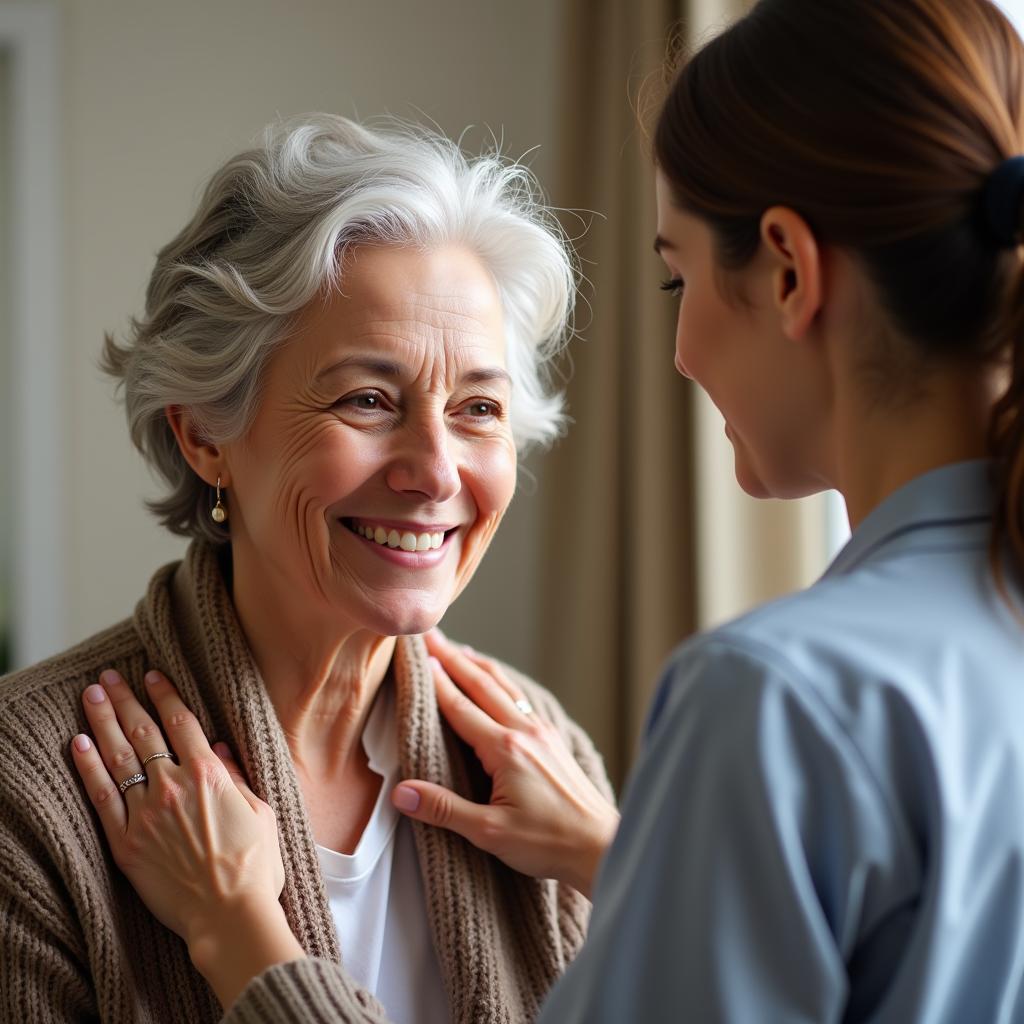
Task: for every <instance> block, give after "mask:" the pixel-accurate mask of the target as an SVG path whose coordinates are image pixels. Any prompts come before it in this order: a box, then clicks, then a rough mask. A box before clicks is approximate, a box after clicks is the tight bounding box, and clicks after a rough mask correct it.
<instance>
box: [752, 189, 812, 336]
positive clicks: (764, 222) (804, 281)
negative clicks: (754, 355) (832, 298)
mask: <svg viewBox="0 0 1024 1024" xmlns="http://www.w3.org/2000/svg"><path fill="white" fill-rule="evenodd" d="M761 244H762V245H764V247H765V249H766V251H767V252H768V255H769V257H770V258H771V259H772V262H773V265H772V300H773V301H774V303H775V308H776V309H777V310H778V312H779V315H780V318H781V324H782V330H783V332H784V333H785V334H786V336H787V337H789V338H792V339H793V340H794V341H797V340H799V339H800V338H802V337H804V335H805V334H806V333H807V331H808V329H809V328H810V326H811V324H812V323H813V322H814V318H815V317H816V316H817V315H818V312H819V311H820V310H821V306H822V298H823V295H822V291H823V289H822V285H823V280H822V277H823V274H822V271H823V268H822V262H821V249H820V247H819V246H818V240H817V239H816V238H815V237H814V232H813V231H812V230H811V228H810V225H809V224H808V223H807V221H805V220H804V219H803V217H801V216H800V214H799V213H797V212H796V211H795V210H792V209H790V208H789V207H788V206H772V207H770V208H769V209H767V210H765V212H764V213H763V214H762V215H761Z"/></svg>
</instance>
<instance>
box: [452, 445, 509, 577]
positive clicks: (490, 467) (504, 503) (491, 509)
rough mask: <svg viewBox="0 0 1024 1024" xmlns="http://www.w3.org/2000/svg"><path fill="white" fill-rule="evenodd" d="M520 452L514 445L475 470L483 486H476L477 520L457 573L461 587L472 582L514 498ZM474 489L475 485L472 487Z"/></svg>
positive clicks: (476, 476) (468, 538)
mask: <svg viewBox="0 0 1024 1024" xmlns="http://www.w3.org/2000/svg"><path fill="white" fill-rule="evenodd" d="M516 468H517V464H516V454H515V449H514V448H511V449H510V450H509V451H508V452H503V453H502V456H501V458H493V459H490V460H488V461H487V462H486V463H485V464H482V465H481V466H480V467H479V468H478V469H477V471H476V473H475V478H476V479H477V480H479V481H480V486H479V487H477V488H476V489H475V492H474V495H473V497H474V501H475V502H476V507H477V520H476V522H475V523H474V524H473V526H472V527H471V528H470V529H469V530H468V531H467V532H466V536H465V539H464V541H463V547H462V554H461V558H460V562H459V568H458V572H457V575H456V583H457V585H458V589H459V590H460V591H461V590H462V588H463V587H464V586H465V585H466V584H467V583H468V582H469V580H470V578H471V577H472V575H473V573H474V572H475V571H476V568H477V566H478V565H479V564H480V560H481V559H482V558H483V556H484V555H485V554H486V553H487V549H488V548H489V547H490V545H491V541H492V539H493V538H494V534H495V533H496V532H497V529H498V527H499V526H500V525H501V520H502V519H503V518H504V516H505V512H506V511H507V510H508V506H509V504H510V503H511V501H512V495H513V494H514V493H515V488H516ZM471 489H472V488H471Z"/></svg>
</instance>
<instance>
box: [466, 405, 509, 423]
mask: <svg viewBox="0 0 1024 1024" xmlns="http://www.w3.org/2000/svg"><path fill="white" fill-rule="evenodd" d="M465 411H466V412H468V413H469V415H470V416H472V417H473V418H474V419H484V418H486V417H489V416H500V415H501V407H500V406H499V405H498V404H497V403H496V402H489V401H477V402H470V403H469V405H467V406H465Z"/></svg>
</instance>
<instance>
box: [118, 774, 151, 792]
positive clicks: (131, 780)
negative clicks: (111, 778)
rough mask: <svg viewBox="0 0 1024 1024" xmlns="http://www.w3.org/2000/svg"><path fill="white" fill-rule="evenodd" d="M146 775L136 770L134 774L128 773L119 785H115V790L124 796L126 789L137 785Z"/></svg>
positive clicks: (144, 779) (143, 780)
mask: <svg viewBox="0 0 1024 1024" xmlns="http://www.w3.org/2000/svg"><path fill="white" fill-rule="evenodd" d="M145 781H146V776H145V775H144V774H143V773H142V772H137V773H136V774H135V775H129V776H128V778H127V779H125V780H124V782H122V783H121V785H120V786H118V787H117V791H118V792H119V793H120V794H121V795H122V796H124V791H125V790H126V789H131V788H132V786H137V785H138V784H139V783H140V782H145Z"/></svg>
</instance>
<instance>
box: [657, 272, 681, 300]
mask: <svg viewBox="0 0 1024 1024" xmlns="http://www.w3.org/2000/svg"><path fill="white" fill-rule="evenodd" d="M685 287H686V285H685V284H684V283H683V279H682V278H681V277H673V278H671V279H670V280H668V281H662V282H661V290H662V291H663V292H668V293H669V294H670V295H673V296H675V297H676V298H678V297H679V296H680V295H682V294H683V289H684V288H685Z"/></svg>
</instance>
